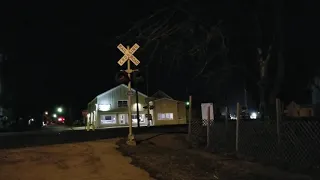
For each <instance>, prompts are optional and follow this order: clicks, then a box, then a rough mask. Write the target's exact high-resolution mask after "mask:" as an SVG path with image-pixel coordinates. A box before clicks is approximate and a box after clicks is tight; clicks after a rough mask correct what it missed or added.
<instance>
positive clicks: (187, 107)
mask: <svg viewBox="0 0 320 180" xmlns="http://www.w3.org/2000/svg"><path fill="white" fill-rule="evenodd" d="M189 106H190V102H189V101H187V102H186V109H189Z"/></svg>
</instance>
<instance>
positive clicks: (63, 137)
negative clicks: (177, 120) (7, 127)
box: [0, 125, 187, 149]
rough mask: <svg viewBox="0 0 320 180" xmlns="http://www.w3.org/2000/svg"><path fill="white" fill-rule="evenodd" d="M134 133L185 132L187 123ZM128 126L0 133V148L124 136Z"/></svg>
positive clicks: (134, 130)
mask: <svg viewBox="0 0 320 180" xmlns="http://www.w3.org/2000/svg"><path fill="white" fill-rule="evenodd" d="M133 132H134V134H143V133H186V132H187V125H173V126H154V127H140V128H134V129H133ZM127 135H128V128H109V129H96V130H95V131H86V130H81V129H80V130H71V129H70V128H67V127H63V126H61V127H47V128H43V129H41V130H39V131H28V132H14V133H1V134H0V149H8V148H21V147H31V146H41V145H52V144H64V143H72V142H84V141H92V140H99V139H109V138H117V137H126V136H127Z"/></svg>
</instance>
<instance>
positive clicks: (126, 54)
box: [117, 43, 140, 66]
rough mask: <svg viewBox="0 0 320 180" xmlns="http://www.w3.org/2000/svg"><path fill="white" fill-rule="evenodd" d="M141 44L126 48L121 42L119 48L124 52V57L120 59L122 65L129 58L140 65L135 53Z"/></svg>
mask: <svg viewBox="0 0 320 180" xmlns="http://www.w3.org/2000/svg"><path fill="white" fill-rule="evenodd" d="M139 47H140V46H139V45H138V44H137V43H136V44H134V45H133V46H132V47H131V48H130V49H127V48H125V47H124V46H123V45H122V44H119V45H118V46H117V48H118V49H119V50H120V51H121V52H122V53H123V54H124V55H123V56H122V58H121V59H120V60H119V61H118V64H119V65H120V66H122V65H123V64H124V63H125V62H127V61H128V60H131V62H133V64H134V65H136V66H138V65H139V64H140V61H139V60H138V59H137V58H136V57H135V56H134V55H133V54H134V53H135V52H136V51H137V50H138V49H139Z"/></svg>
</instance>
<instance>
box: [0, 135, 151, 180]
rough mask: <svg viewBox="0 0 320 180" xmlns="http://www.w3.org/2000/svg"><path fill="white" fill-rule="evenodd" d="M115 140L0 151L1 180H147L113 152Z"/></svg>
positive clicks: (141, 171)
mask: <svg viewBox="0 0 320 180" xmlns="http://www.w3.org/2000/svg"><path fill="white" fill-rule="evenodd" d="M116 141H118V139H113V140H103V141H93V142H85V143H73V144H61V145H52V146H41V147H32V148H23V149H11V150H0V179H1V180H2V179H3V180H21V179H22V180H59V179H68V180H86V179H88V180H93V179H94V180H99V179H101V180H102V179H103V180H108V179H109V180H130V179H131V180H137V179H139V180H149V179H151V178H150V176H149V174H148V173H147V172H146V171H144V170H142V169H140V168H137V167H134V166H133V165H131V164H130V162H131V159H130V158H128V157H124V156H122V155H121V153H119V152H118V151H117V150H116V148H117V146H116V145H115V142H116Z"/></svg>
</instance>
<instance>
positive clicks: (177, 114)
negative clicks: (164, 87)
mask: <svg viewBox="0 0 320 180" xmlns="http://www.w3.org/2000/svg"><path fill="white" fill-rule="evenodd" d="M181 104H183V102H179V101H175V100H170V99H159V100H156V101H155V102H154V114H153V119H154V125H155V126H157V125H173V124H186V110H185V106H184V105H183V106H182V105H181ZM169 113H172V114H173V118H160V116H162V115H163V114H169Z"/></svg>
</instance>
